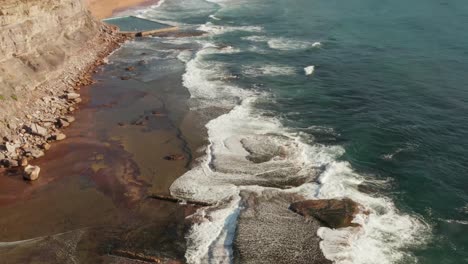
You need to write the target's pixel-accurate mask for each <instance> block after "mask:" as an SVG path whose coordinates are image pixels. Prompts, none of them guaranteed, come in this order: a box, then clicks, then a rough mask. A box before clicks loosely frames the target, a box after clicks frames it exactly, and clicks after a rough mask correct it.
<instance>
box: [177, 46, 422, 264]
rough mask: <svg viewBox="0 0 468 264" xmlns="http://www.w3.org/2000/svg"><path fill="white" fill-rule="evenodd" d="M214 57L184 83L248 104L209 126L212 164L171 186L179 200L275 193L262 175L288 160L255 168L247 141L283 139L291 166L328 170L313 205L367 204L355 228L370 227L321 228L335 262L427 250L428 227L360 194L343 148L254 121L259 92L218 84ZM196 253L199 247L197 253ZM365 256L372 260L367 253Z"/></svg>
mask: <svg viewBox="0 0 468 264" xmlns="http://www.w3.org/2000/svg"><path fill="white" fill-rule="evenodd" d="M212 52H223V51H222V50H219V49H215V48H212V47H211V46H209V45H207V46H205V48H204V49H202V50H201V51H199V52H198V54H197V55H196V56H195V58H194V59H193V60H192V61H190V62H189V63H188V65H187V72H186V74H185V76H184V83H185V85H186V86H187V87H188V88H189V91H190V93H192V96H193V97H195V98H204V97H209V98H232V97H234V96H236V95H238V94H241V95H243V96H242V98H240V100H241V102H242V103H241V104H240V105H237V106H235V107H234V108H233V110H232V111H231V112H229V113H228V114H225V115H222V116H220V117H218V118H216V119H214V120H212V121H210V122H209V123H208V124H207V126H206V127H207V129H208V135H209V140H210V146H209V147H208V148H207V153H206V157H205V160H204V161H203V162H202V163H201V165H200V166H199V167H196V168H194V169H193V170H191V171H189V172H187V173H186V174H185V175H183V176H182V177H180V178H179V179H178V180H177V181H176V182H174V184H173V185H172V186H171V192H172V194H173V195H175V196H180V197H187V198H188V197H190V198H192V199H197V200H202V201H208V202H219V201H223V200H226V199H229V198H232V197H236V196H237V195H238V193H239V190H241V189H246V188H252V187H251V186H250V185H245V184H244V183H246V182H249V183H250V182H254V183H256V184H255V185H254V186H255V188H260V189H262V188H268V187H261V185H262V181H261V180H259V175H260V172H261V171H265V170H267V168H270V169H271V170H277V169H278V168H277V164H279V165H280V166H283V167H284V164H286V163H285V162H284V160H281V159H277V160H274V159H273V160H271V161H269V162H268V163H260V164H251V163H249V162H248V158H247V157H248V156H249V154H250V153H249V152H248V151H247V150H246V149H245V146H244V145H243V144H242V142H243V140H244V139H246V138H249V137H256V139H257V140H258V139H261V142H266V143H268V144H271V142H272V141H269V140H265V139H264V138H270V137H271V136H270V135H272V134H276V135H278V134H279V135H282V136H284V137H285V138H284V141H282V142H281V146H283V147H284V148H286V150H285V152H287V153H289V154H288V155H287V157H288V158H287V162H289V163H288V164H290V165H288V166H290V167H292V168H294V167H297V168H301V169H304V168H316V167H325V168H326V170H325V171H324V172H323V173H322V174H321V176H320V180H319V183H320V184H319V185H318V186H317V185H311V184H307V185H306V186H304V188H306V190H309V191H311V190H313V193H309V194H308V195H307V196H308V197H309V198H314V199H332V198H343V197H349V198H351V199H353V200H355V201H357V202H359V203H360V204H362V205H363V206H364V208H365V210H366V211H367V213H368V214H360V215H358V216H357V217H356V219H355V222H356V223H359V224H361V225H362V228H347V229H338V230H332V229H328V228H321V229H320V232H319V235H320V237H321V238H322V239H323V242H322V244H321V248H322V250H323V252H324V254H325V256H326V257H327V258H329V259H330V260H333V261H335V262H336V263H376V262H381V263H393V262H394V261H397V260H399V259H402V258H404V257H410V256H407V255H406V254H405V253H403V251H401V250H400V249H401V248H404V247H407V246H412V245H417V244H418V243H423V242H424V238H425V234H426V231H427V230H428V228H427V226H426V225H424V224H423V223H422V222H421V221H419V220H418V219H416V218H414V217H411V216H409V215H405V214H402V213H400V212H398V210H397V209H396V208H395V206H394V204H393V203H392V201H391V200H390V199H388V198H385V197H372V196H370V195H368V194H364V193H361V192H359V191H358V189H357V187H358V185H359V184H361V183H363V182H365V180H366V179H365V178H364V177H363V176H361V175H359V174H357V173H355V172H354V171H353V170H352V168H351V167H350V165H349V164H348V163H347V162H339V161H337V159H338V158H339V157H340V156H342V155H343V154H344V149H343V148H342V147H340V146H324V145H320V144H313V145H308V144H305V143H303V142H302V141H301V138H300V137H299V136H297V135H295V134H293V133H291V132H289V131H288V129H286V128H284V127H283V126H282V125H281V123H280V122H279V121H278V120H276V119H274V118H269V117H265V116H262V115H259V114H253V112H254V111H256V112H257V113H258V110H254V109H255V101H256V99H257V95H256V94H255V93H252V92H246V91H244V90H242V89H240V88H239V87H234V86H229V85H226V84H225V83H223V82H222V81H210V80H209V78H208V77H207V76H209V75H212V74H213V72H211V70H209V69H213V68H216V69H219V67H213V65H212V64H211V63H212V62H209V61H208V60H204V55H206V54H209V53H212ZM201 62H203V63H208V64H210V65H211V67H209V66H206V65H203V64H202V65H201V68H198V67H199V66H200V64H201ZM205 103H207V104H210V105H212V104H216V102H214V101H213V100H210V101H205ZM263 148H266V146H263ZM308 173H310V170H308ZM270 180H272V179H270ZM291 190H294V191H297V192H298V193H300V194H304V189H301V188H299V187H297V188H295V189H291ZM291 190H288V192H291ZM235 208H236V207H233V208H231V209H230V210H231V211H230V213H229V214H225V215H232V214H233V212H234V211H235V210H236V209H235ZM226 217H227V216H226ZM225 220H226V219H224V220H220V221H221V222H223V221H225ZM214 233H215V234H216V233H217V232H214ZM190 234H191V236H195V237H197V236H208V234H211V235H209V236H211V238H206V240H204V242H203V243H205V244H206V243H208V242H207V241H208V240H210V241H212V243H215V241H217V239H218V238H219V236H214V235H212V234H213V233H212V232H207V230H206V229H204V228H203V229H201V228H199V227H195V228H193V229H192V231H191V233H190ZM194 241H195V240H194ZM194 247H195V248H197V246H194ZM205 248H206V246H205ZM364 252H366V254H363V253H364ZM369 252H371V253H369ZM195 255H197V256H198V257H200V254H194V255H191V256H192V257H193V256H195ZM204 258H206V255H205V256H204ZM191 263H198V262H196V261H193V262H191ZM226 263H227V262H226Z"/></svg>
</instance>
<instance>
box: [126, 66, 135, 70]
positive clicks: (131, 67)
mask: <svg viewBox="0 0 468 264" xmlns="http://www.w3.org/2000/svg"><path fill="white" fill-rule="evenodd" d="M125 70H126V71H134V70H135V67H133V66H129V67H127V68H125Z"/></svg>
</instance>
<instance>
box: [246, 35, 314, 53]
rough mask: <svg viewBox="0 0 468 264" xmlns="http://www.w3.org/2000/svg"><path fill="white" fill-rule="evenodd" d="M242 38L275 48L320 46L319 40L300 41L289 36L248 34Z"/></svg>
mask: <svg viewBox="0 0 468 264" xmlns="http://www.w3.org/2000/svg"><path fill="white" fill-rule="evenodd" d="M242 39H244V40H248V41H252V42H265V43H267V44H268V47H270V48H271V49H275V50H283V51H288V50H305V49H310V48H319V47H321V46H322V43H320V42H309V41H302V40H297V39H290V38H284V37H279V38H275V37H273V38H271V37H267V36H248V37H243V38H242Z"/></svg>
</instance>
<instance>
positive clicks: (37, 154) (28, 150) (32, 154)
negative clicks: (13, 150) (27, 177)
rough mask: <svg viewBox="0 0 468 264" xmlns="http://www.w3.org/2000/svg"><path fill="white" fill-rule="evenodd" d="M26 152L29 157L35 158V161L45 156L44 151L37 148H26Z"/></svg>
mask: <svg viewBox="0 0 468 264" xmlns="http://www.w3.org/2000/svg"><path fill="white" fill-rule="evenodd" d="M24 152H25V154H26V155H27V156H30V157H33V158H35V159H37V158H40V157H42V156H44V151H42V150H39V149H35V148H26V149H24Z"/></svg>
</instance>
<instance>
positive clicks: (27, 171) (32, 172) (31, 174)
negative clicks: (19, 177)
mask: <svg viewBox="0 0 468 264" xmlns="http://www.w3.org/2000/svg"><path fill="white" fill-rule="evenodd" d="M40 172H41V168H39V166H32V165H28V166H26V168H24V174H23V177H24V178H25V179H26V180H29V181H35V180H37V179H38V178H39V173H40Z"/></svg>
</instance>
